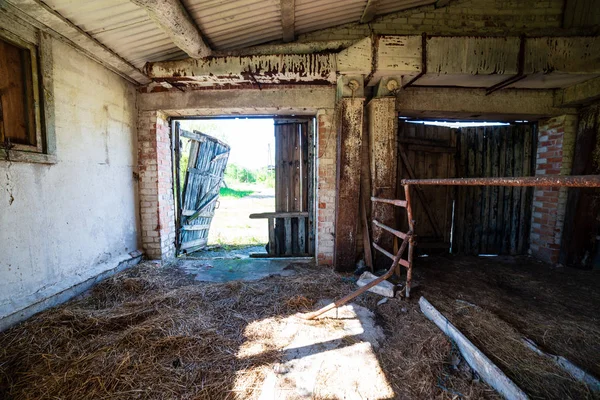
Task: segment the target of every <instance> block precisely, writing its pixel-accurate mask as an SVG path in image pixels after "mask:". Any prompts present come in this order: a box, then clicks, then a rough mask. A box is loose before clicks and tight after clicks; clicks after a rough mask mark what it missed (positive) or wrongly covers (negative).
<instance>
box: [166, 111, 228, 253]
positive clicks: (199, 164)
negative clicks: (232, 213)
mask: <svg viewBox="0 0 600 400" xmlns="http://www.w3.org/2000/svg"><path fill="white" fill-rule="evenodd" d="M175 130H176V132H175V135H174V136H175V137H176V138H179V137H184V138H188V139H190V140H191V146H190V150H189V162H188V167H187V171H186V173H185V178H184V182H183V190H182V191H181V198H180V199H179V200H178V201H179V203H180V207H179V209H180V215H179V218H178V224H177V225H178V231H179V233H178V240H177V244H178V252H183V253H189V252H193V251H196V250H199V249H201V248H203V247H204V246H206V243H207V242H208V232H209V229H210V224H211V222H212V218H213V216H214V213H215V206H216V203H217V199H218V198H219V190H220V188H221V183H222V182H223V175H224V174H225V167H226V166H227V160H228V158H229V151H230V147H229V145H227V144H226V143H224V142H222V141H220V140H218V139H216V138H214V137H211V136H208V135H205V134H203V133H200V132H197V131H194V132H188V131H184V130H181V129H179V124H178V123H176V124H175ZM177 142H179V139H177ZM176 147H177V148H178V147H179V146H176ZM175 158H176V160H179V157H178V156H176V157H175ZM176 164H177V165H178V162H177V163H176ZM175 177H176V180H177V181H178V180H179V179H178V178H179V171H175ZM176 184H177V186H179V185H178V182H176Z"/></svg>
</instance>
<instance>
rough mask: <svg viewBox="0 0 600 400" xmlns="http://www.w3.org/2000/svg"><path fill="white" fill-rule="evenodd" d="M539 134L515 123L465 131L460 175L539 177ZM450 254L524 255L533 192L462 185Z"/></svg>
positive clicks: (460, 145)
mask: <svg viewBox="0 0 600 400" xmlns="http://www.w3.org/2000/svg"><path fill="white" fill-rule="evenodd" d="M535 147H536V129H535V126H533V125H527V124H515V125H508V126H488V127H477V128H461V129H460V131H459V133H458V148H459V155H458V176H459V177H462V178H474V177H518V176H532V175H534V174H535V168H534V166H535V164H534V163H535ZM456 191H457V202H456V206H455V218H454V221H455V226H454V233H453V244H452V252H453V253H461V254H473V255H477V254H513V255H514V254H525V253H526V252H527V249H528V247H529V230H530V226H531V210H532V201H533V188H525V187H507V186H459V187H457V189H456Z"/></svg>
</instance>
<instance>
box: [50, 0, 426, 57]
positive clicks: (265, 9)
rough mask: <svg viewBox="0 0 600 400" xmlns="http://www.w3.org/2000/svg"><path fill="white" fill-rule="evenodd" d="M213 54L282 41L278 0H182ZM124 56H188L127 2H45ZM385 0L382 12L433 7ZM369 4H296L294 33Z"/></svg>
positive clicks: (310, 0)
mask: <svg viewBox="0 0 600 400" xmlns="http://www.w3.org/2000/svg"><path fill="white" fill-rule="evenodd" d="M181 1H182V3H183V4H184V5H185V7H186V8H187V10H188V11H189V13H190V15H191V16H192V18H193V19H194V20H195V21H196V24H197V25H198V27H199V28H200V31H201V32H202V34H203V35H204V36H205V38H206V40H207V42H208V43H209V44H210V45H211V47H212V48H213V49H215V50H226V49H232V48H240V47H249V46H253V45H257V44H261V43H266V42H271V41H275V40H280V39H281V38H282V35H283V29H282V27H281V9H280V0H181ZM44 2H45V3H46V4H47V5H48V6H50V7H51V8H52V9H54V10H55V11H57V12H58V13H60V14H61V15H62V16H63V17H65V18H67V19H69V20H70V21H71V22H72V23H74V24H75V25H77V26H79V27H80V28H81V29H82V30H84V31H85V32H87V33H88V34H90V35H91V36H92V37H94V38H95V39H97V40H98V41H99V42H101V43H102V44H104V45H105V46H107V47H108V48H110V49H111V50H113V51H114V52H115V53H117V54H119V55H120V56H121V57H123V58H124V59H126V60H127V61H129V62H130V63H132V64H133V65H135V66H136V67H138V68H141V67H142V66H143V65H144V64H145V63H146V62H148V61H161V60H173V59H178V58H182V57H185V56H186V55H185V53H184V52H183V51H181V50H180V49H179V48H177V47H176V46H175V45H174V44H173V43H172V42H171V40H170V39H169V37H168V36H167V35H166V34H165V33H164V32H163V31H162V30H161V29H160V28H159V27H158V26H156V24H155V23H154V22H153V21H152V20H151V19H150V18H149V17H148V15H147V14H146V12H145V11H144V10H143V9H141V8H140V7H138V6H136V5H135V4H133V3H132V2H130V1H129V0H44ZM434 2H435V1H434V0H381V1H380V3H379V7H378V14H387V13H390V12H395V11H400V10H404V9H407V8H412V7H418V6H421V5H426V4H431V3H434ZM366 4H367V0H296V11H295V18H296V23H295V28H296V34H300V33H307V32H312V31H316V30H320V29H325V28H329V27H334V26H338V25H342V24H345V23H349V22H358V21H359V20H360V18H361V16H362V13H363V11H364V8H365V6H366Z"/></svg>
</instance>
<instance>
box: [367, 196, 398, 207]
mask: <svg viewBox="0 0 600 400" xmlns="http://www.w3.org/2000/svg"><path fill="white" fill-rule="evenodd" d="M371 201H374V202H377V203H386V204H392V205H395V206H398V207H406V201H404V200H395V199H382V198H379V197H371Z"/></svg>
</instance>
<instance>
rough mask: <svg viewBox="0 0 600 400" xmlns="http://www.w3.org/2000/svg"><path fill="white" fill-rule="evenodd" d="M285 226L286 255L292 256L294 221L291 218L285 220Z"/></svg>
mask: <svg viewBox="0 0 600 400" xmlns="http://www.w3.org/2000/svg"><path fill="white" fill-rule="evenodd" d="M284 224H285V254H286V255H288V256H289V255H291V254H292V219H291V218H290V217H287V218H284Z"/></svg>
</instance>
